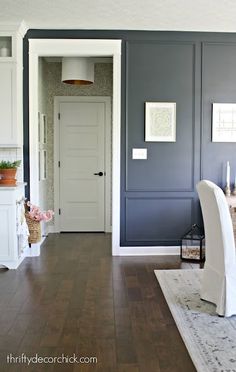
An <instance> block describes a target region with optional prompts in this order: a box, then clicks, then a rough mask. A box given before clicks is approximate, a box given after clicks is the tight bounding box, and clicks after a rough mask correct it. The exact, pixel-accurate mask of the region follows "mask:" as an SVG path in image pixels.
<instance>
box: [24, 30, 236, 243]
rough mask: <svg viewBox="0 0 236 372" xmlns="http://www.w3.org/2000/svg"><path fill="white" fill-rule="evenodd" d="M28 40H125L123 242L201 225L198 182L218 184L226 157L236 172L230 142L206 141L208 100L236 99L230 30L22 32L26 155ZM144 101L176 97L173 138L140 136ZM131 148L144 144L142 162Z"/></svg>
mask: <svg viewBox="0 0 236 372" xmlns="http://www.w3.org/2000/svg"><path fill="white" fill-rule="evenodd" d="M28 38H88V39H89V38H98V39H99V38H106V39H122V40H123V43H122V109H121V114H122V132H121V139H122V144H121V146H122V148H121V154H122V156H121V245H130V246H131V245H136V246H137V245H175V244H179V239H180V237H181V235H182V234H183V233H184V232H185V231H186V229H187V228H188V227H189V226H191V224H193V223H195V222H198V223H201V216H200V208H199V202H198V198H197V195H196V190H195V185H196V183H197V182H198V181H199V180H200V179H201V178H207V179H210V180H212V181H214V182H216V183H217V184H219V185H220V186H222V185H224V177H225V176H224V167H225V163H226V161H227V160H229V161H230V162H231V166H232V168H233V169H232V170H233V171H234V172H235V173H236V160H235V150H236V145H235V144H232V143H212V142H211V111H212V103H213V102H218V103H220V102H236V34H220V33H186V32H146V31H144V32H142V31H89V30H83V31H78V30H54V31H53V30H30V31H28V33H27V35H26V37H25V40H24V67H25V69H24V81H25V84H24V115H25V120H24V123H25V159H26V160H27V158H28V142H27V141H28V139H27V138H28V86H27V79H28V77H27V76H28V57H27V48H28V43H27V41H28ZM145 101H172V102H176V103H177V106H176V110H177V111H176V115H177V139H176V142H175V143H151V142H145V141H144V103H145ZM133 147H135V148H136V147H137V148H139V147H145V148H147V151H148V160H146V161H144V160H132V159H131V151H132V148H133ZM25 174H26V175H27V174H28V163H27V162H26V169H25ZM233 178H234V174H233V172H232V181H233Z"/></svg>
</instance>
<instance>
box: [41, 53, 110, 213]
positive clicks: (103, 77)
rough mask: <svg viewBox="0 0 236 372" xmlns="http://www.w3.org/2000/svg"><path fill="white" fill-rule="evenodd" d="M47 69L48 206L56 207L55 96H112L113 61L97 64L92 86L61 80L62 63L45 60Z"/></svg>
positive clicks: (45, 90)
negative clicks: (54, 180)
mask: <svg viewBox="0 0 236 372" xmlns="http://www.w3.org/2000/svg"><path fill="white" fill-rule="evenodd" d="M43 64H44V69H45V89H44V92H45V95H46V102H47V104H46V112H45V113H46V115H47V121H48V126H47V138H48V143H47V150H48V180H47V203H46V204H47V208H50V209H54V187H53V171H54V166H53V162H54V157H53V144H54V133H53V116H54V96H110V97H112V88H113V87H112V74H113V70H112V68H113V65H112V64H111V63H96V64H95V81H94V84H92V85H90V86H73V85H68V84H64V83H62V82H61V63H58V62H46V61H45V60H43Z"/></svg>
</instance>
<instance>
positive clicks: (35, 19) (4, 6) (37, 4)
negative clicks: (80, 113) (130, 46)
mask: <svg viewBox="0 0 236 372" xmlns="http://www.w3.org/2000/svg"><path fill="white" fill-rule="evenodd" d="M22 20H25V22H26V24H27V25H28V27H29V28H37V29H45V28H49V29H127V30H179V31H226V32H235V31H236V21H235V20H236V1H235V0H143V1H141V0H0V22H4V23H8V22H9V23H11V22H19V21H22Z"/></svg>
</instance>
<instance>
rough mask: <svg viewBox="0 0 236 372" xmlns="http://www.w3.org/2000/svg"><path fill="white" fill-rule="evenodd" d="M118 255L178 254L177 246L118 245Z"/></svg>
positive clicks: (178, 248)
mask: <svg viewBox="0 0 236 372" xmlns="http://www.w3.org/2000/svg"><path fill="white" fill-rule="evenodd" d="M119 254H120V256H170V255H175V256H179V255H180V247H179V246H164V247H162V246H160V247H158V246H151V247H120V249H119Z"/></svg>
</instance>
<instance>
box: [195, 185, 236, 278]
mask: <svg viewBox="0 0 236 372" xmlns="http://www.w3.org/2000/svg"><path fill="white" fill-rule="evenodd" d="M197 191H198V195H199V199H200V204H201V209H202V215H203V222H204V229H205V241H206V263H205V266H208V265H209V266H211V267H212V268H214V270H215V271H217V272H221V273H223V272H225V271H226V268H227V270H228V269H230V267H232V266H233V265H235V242H234V233H233V225H232V219H231V216H230V212H229V206H228V204H227V201H226V197H225V195H224V193H223V191H222V190H221V189H220V188H219V187H218V186H217V185H215V184H214V183H213V182H211V181H207V180H202V181H200V182H199V183H198V184H197ZM231 264H232V265H231Z"/></svg>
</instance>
